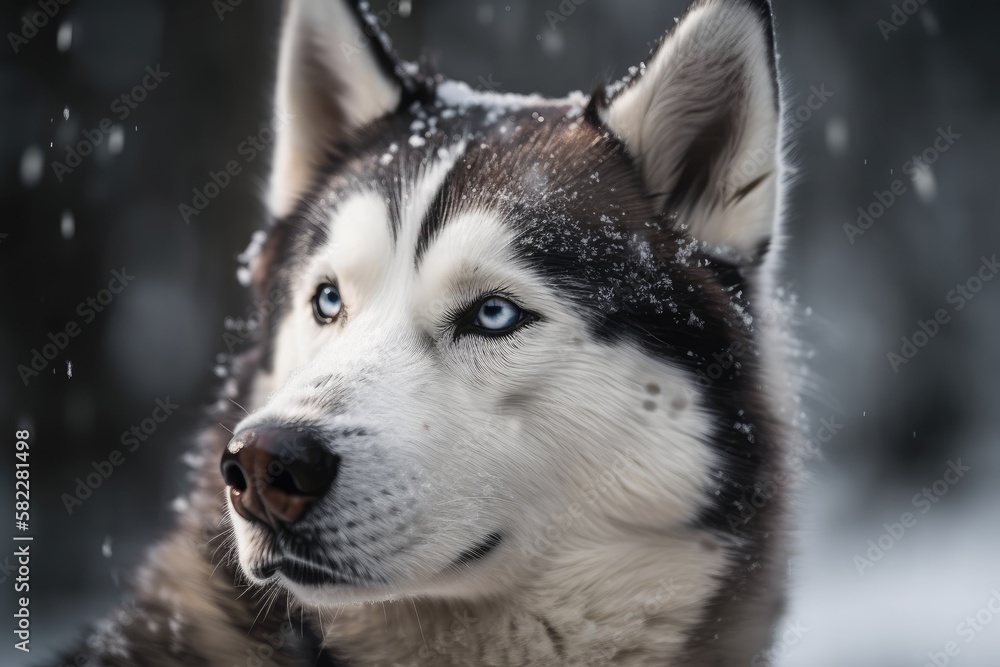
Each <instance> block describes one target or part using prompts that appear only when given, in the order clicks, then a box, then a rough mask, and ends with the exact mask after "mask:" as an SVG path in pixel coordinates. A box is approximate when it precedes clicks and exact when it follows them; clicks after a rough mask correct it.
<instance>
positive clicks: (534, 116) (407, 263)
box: [222, 0, 782, 604]
mask: <svg viewBox="0 0 1000 667" xmlns="http://www.w3.org/2000/svg"><path fill="white" fill-rule="evenodd" d="M376 21H377V19H376V18H375V17H371V16H366V15H365V14H364V13H363V12H360V11H358V10H356V9H354V8H352V7H348V6H347V5H345V4H343V3H341V2H339V1H338V0H296V1H293V2H291V3H290V5H289V8H288V10H287V15H286V17H285V28H284V32H283V41H282V46H281V61H280V71H279V82H278V93H277V102H278V119H279V123H280V127H279V129H278V143H277V146H276V151H275V165H274V175H273V182H272V192H271V202H270V203H271V207H272V210H273V213H274V215H275V218H276V220H277V221H276V223H275V224H274V226H273V229H272V230H271V231H270V234H269V238H268V241H267V242H266V244H265V246H264V250H263V253H262V255H261V257H260V258H259V259H258V260H257V266H256V269H257V276H256V277H257V289H258V291H259V297H260V298H262V299H264V300H266V301H267V302H268V303H269V304H270V305H271V306H273V312H272V313H271V316H270V318H269V322H268V325H267V327H266V331H265V332H264V335H263V340H262V342H261V345H262V346H263V349H264V358H265V361H264V363H263V364H262V366H261V368H260V369H259V371H258V375H257V376H256V378H255V380H254V391H253V396H251V397H249V400H250V402H251V404H252V405H253V413H252V415H250V416H248V417H246V418H245V419H244V420H243V421H242V422H241V423H240V424H239V425H238V427H237V428H236V429H235V431H236V432H235V437H234V438H233V440H232V442H231V443H230V445H229V447H228V449H227V452H226V454H225V456H224V457H223V461H222V471H223V476H224V477H225V480H226V483H227V484H228V486H229V493H228V496H229V500H228V502H229V507H230V509H231V515H232V520H233V523H234V527H235V532H236V536H237V538H238V540H237V541H238V550H239V558H240V563H241V566H242V569H243V570H244V571H245V573H246V574H247V575H248V576H250V577H251V578H252V579H254V580H258V581H259V580H264V579H267V578H269V577H272V576H275V575H276V576H279V577H280V578H281V581H282V583H283V584H285V585H286V586H287V587H289V588H290V589H291V590H293V591H294V592H296V593H297V594H299V595H300V596H301V597H303V598H305V599H307V600H309V601H312V602H317V603H327V604H332V603H337V602H343V601H351V600H375V599H386V598H388V597H392V596H398V595H411V594H413V595H416V594H419V595H429V596H434V595H442V596H449V595H455V596H459V595H474V594H484V593H490V592H494V591H497V590H500V589H505V590H510V589H511V588H512V587H514V586H516V585H517V584H518V582H529V581H531V579H532V578H533V577H536V576H539V573H542V572H551V571H552V570H553V569H554V568H563V569H564V570H567V571H572V570H573V569H574V568H580V567H582V566H583V565H584V564H585V563H587V562H589V561H591V560H593V559H596V558H603V559H607V558H609V557H610V558H621V559H624V560H623V561H622V564H623V566H624V563H625V561H627V559H628V556H627V554H628V552H629V549H630V548H631V547H632V546H634V545H632V544H631V543H630V541H631V540H635V539H641V540H644V541H647V543H648V541H649V540H653V541H655V540H656V539H658V538H656V537H651V536H668V535H672V536H677V535H680V534H692V533H697V532H699V531H709V532H711V531H712V530H713V529H715V528H719V527H722V526H725V523H726V522H725V518H724V517H725V516H726V512H727V510H728V509H729V508H730V507H731V505H732V503H734V502H736V499H738V498H739V497H740V496H742V494H743V493H744V491H745V490H746V488H748V487H749V486H750V485H752V483H753V482H754V479H755V475H757V474H758V472H759V470H760V468H761V466H763V465H765V458H766V453H765V452H766V447H767V445H766V440H767V436H766V432H767V426H766V422H767V421H768V415H767V406H765V405H763V404H761V403H760V401H758V400H757V399H755V398H754V392H753V388H754V387H758V388H759V385H760V383H761V382H762V381H763V380H762V379H761V377H760V375H759V372H758V367H759V360H758V350H757V349H756V348H755V344H754V342H753V338H754V336H753V334H752V328H753V324H752V321H753V317H754V316H755V314H754V312H753V310H752V306H751V304H750V299H751V297H752V296H754V294H756V293H758V292H759V291H761V289H762V288H761V285H762V281H763V279H764V275H763V274H764V268H763V267H764V264H765V263H764V259H765V257H766V256H767V254H768V253H767V249H768V246H769V243H770V242H771V240H772V238H773V235H774V225H775V219H776V217H777V208H778V191H779V189H780V181H781V178H782V168H781V163H780V154H779V153H780V131H779V97H778V84H777V80H776V76H775V62H774V50H773V43H772V39H773V37H772V28H771V23H770V7H769V5H768V3H767V2H765V1H764V0H756V1H754V0H703V1H701V2H698V3H697V5H696V6H695V7H694V8H693V9H692V10H691V11H690V12H689V13H688V15H687V16H686V17H685V18H684V19H683V20H682V21H681V22H680V23H679V24H678V25H677V26H676V27H674V29H673V30H672V32H671V33H670V34H668V35H667V36H666V37H665V38H664V40H663V41H662V43H660V44H659V45H658V46H657V48H656V49H655V50H654V52H653V54H652V55H651V56H650V59H649V61H648V62H647V63H645V65H643V66H641V67H639V68H637V69H636V70H635V71H634V73H633V74H632V76H630V77H629V78H627V79H626V80H624V81H623V82H621V83H620V84H618V85H614V86H610V87H607V88H604V87H602V88H600V89H599V90H598V92H597V93H596V94H594V95H593V96H591V97H590V98H587V97H584V96H582V95H577V96H571V97H569V98H566V99H561V100H550V99H542V98H538V97H522V96H514V95H506V94H496V93H481V92H474V91H473V90H472V89H471V88H469V87H468V86H466V85H464V84H460V83H456V82H452V81H442V80H439V79H433V78H427V77H424V76H423V75H422V74H421V73H420V72H419V71H417V68H415V67H413V66H411V65H409V64H406V63H402V62H400V61H398V60H397V59H396V58H395V56H394V55H393V53H392V52H391V49H390V48H389V47H388V46H387V43H386V42H385V40H384V38H383V36H382V34H381V32H379V30H378V26H377V25H376ZM726 530H728V528H727V529H726ZM637 536H641V537H637ZM664 539H666V538H664ZM616 554H617V555H616Z"/></svg>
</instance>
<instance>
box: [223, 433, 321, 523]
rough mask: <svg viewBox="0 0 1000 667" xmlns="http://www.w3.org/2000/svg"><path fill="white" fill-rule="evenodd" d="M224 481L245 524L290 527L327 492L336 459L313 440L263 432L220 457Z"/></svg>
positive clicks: (239, 439) (241, 438)
mask: <svg viewBox="0 0 1000 667" xmlns="http://www.w3.org/2000/svg"><path fill="white" fill-rule="evenodd" d="M221 467H222V478H223V479H224V480H225V481H226V485H227V486H228V487H229V497H230V498H231V499H232V502H233V508H234V509H235V510H236V511H237V513H239V515H240V516H242V517H243V518H244V519H247V520H248V521H256V522H261V523H265V524H267V525H269V526H271V527H272V528H278V525H279V522H283V523H285V524H292V523H295V522H296V521H298V520H299V519H301V518H302V516H303V515H304V514H305V513H306V510H308V509H309V507H311V506H312V505H314V504H315V503H316V502H317V501H319V499H320V498H322V497H323V494H324V493H326V491H327V489H329V488H330V485H332V484H333V480H334V479H335V478H336V477H337V469H338V468H339V467H340V457H339V456H337V455H336V454H331V453H330V452H328V451H326V449H325V448H324V447H323V444H322V443H321V442H320V441H319V440H318V439H316V438H315V437H314V436H312V435H310V434H308V433H305V432H301V431H293V430H289V429H283V428H263V429H259V430H256V431H248V432H246V433H241V434H240V435H238V436H236V437H235V438H233V439H232V440H231V441H230V442H229V445H228V446H227V447H226V452H225V453H224V454H223V455H222V464H221Z"/></svg>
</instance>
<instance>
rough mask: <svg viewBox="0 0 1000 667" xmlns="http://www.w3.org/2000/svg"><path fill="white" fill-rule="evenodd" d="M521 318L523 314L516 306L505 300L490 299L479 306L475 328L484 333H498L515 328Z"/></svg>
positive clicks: (498, 298)
mask: <svg viewBox="0 0 1000 667" xmlns="http://www.w3.org/2000/svg"><path fill="white" fill-rule="evenodd" d="M522 318H523V313H522V312H521V309H520V308H519V307H517V305H515V304H513V303H511V302H510V301H508V300H507V299H502V298H500V297H497V296H495V297H491V298H489V299H487V300H486V301H484V302H483V303H482V305H481V306H479V312H478V313H477V314H476V326H477V327H479V328H480V329H483V330H484V331H488V332H491V333H500V332H504V331H508V330H510V329H513V328H514V327H515V326H517V324H518V323H520V322H521V320H522Z"/></svg>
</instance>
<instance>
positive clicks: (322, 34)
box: [270, 0, 420, 217]
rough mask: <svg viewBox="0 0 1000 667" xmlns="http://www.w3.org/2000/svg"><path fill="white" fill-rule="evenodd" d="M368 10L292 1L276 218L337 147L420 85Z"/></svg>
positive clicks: (346, 3)
mask: <svg viewBox="0 0 1000 667" xmlns="http://www.w3.org/2000/svg"><path fill="white" fill-rule="evenodd" d="M366 4H367V3H363V2H360V1H354V0H288V2H286V3H285V17H284V26H283V28H282V31H281V52H280V56H279V62H278V85H277V93H276V96H275V97H276V99H275V105H276V107H277V117H276V119H275V121H276V123H277V125H278V127H277V131H276V133H277V144H276V146H275V151H274V165H273V168H272V175H271V194H270V207H271V212H272V213H273V214H274V215H275V216H276V217H282V216H283V215H285V214H286V213H288V212H289V210H290V209H291V208H292V207H293V206H294V205H295V202H296V201H297V199H298V198H299V197H300V196H301V195H302V194H303V193H304V192H305V191H306V189H307V188H308V187H309V185H310V184H311V182H312V180H313V178H315V175H316V170H317V168H318V167H319V166H320V165H321V164H322V162H323V160H324V159H326V158H327V157H329V156H330V155H333V154H335V153H336V150H337V147H338V145H342V144H343V143H344V142H346V141H349V140H350V138H351V136H352V135H353V134H354V133H356V132H357V131H358V130H359V129H360V128H362V127H364V126H365V125H367V124H369V123H371V122H373V121H375V120H377V119H379V118H381V117H382V116H384V115H386V114H388V113H390V112H392V111H394V110H395V109H396V108H397V107H398V106H399V104H400V102H401V100H402V99H403V96H404V95H405V94H408V93H413V92H414V91H415V90H416V89H417V87H418V86H419V85H420V82H419V80H418V79H416V78H415V76H416V75H410V74H408V73H407V70H406V68H404V67H403V64H402V63H401V62H400V61H399V60H398V59H397V58H396V56H395V53H394V51H393V50H392V46H391V44H390V43H389V40H388V38H387V37H386V35H385V33H384V32H383V31H382V29H381V28H380V26H379V25H378V21H377V20H376V18H375V16H374V15H372V14H371V13H369V12H368V10H367V9H366Z"/></svg>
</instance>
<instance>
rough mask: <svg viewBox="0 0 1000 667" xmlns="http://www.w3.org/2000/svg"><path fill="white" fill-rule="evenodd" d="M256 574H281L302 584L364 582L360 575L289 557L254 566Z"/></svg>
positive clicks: (265, 575)
mask: <svg viewBox="0 0 1000 667" xmlns="http://www.w3.org/2000/svg"><path fill="white" fill-rule="evenodd" d="M254 570H255V571H254V576H256V577H258V578H259V579H263V580H265V581H266V580H270V579H273V578H274V577H276V576H278V575H279V574H280V575H282V576H284V577H285V578H286V579H288V580H289V581H291V582H293V583H296V584H299V585H301V586H331V585H338V584H340V585H347V584H353V585H358V584H363V583H366V582H362V581H360V580H359V577H357V576H355V575H353V574H347V573H343V572H338V571H336V570H333V569H330V568H328V567H325V566H323V565H319V564H316V563H310V562H307V561H301V560H292V559H289V558H280V559H278V560H273V561H268V562H267V563H263V564H261V565H259V566H257V567H256V568H254Z"/></svg>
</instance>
